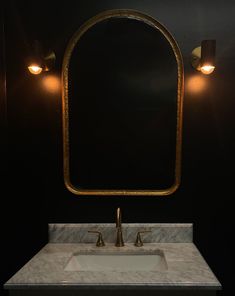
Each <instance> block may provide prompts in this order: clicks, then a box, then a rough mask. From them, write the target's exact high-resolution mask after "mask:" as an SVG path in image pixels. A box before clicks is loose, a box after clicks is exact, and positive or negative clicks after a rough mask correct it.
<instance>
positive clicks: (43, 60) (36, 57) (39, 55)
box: [27, 40, 56, 75]
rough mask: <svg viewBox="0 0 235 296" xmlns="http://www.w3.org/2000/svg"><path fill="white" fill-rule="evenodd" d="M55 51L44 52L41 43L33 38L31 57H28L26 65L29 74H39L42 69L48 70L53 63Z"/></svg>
mask: <svg viewBox="0 0 235 296" xmlns="http://www.w3.org/2000/svg"><path fill="white" fill-rule="evenodd" d="M55 59H56V57H55V53H54V52H53V51H48V52H47V53H46V54H45V53H44V51H43V49H42V46H41V44H40V43H39V42H38V41H37V40H35V41H34V43H33V50H32V54H31V57H29V58H28V62H27V67H28V70H29V72H30V73H31V74H36V75H37V74H40V73H41V72H42V71H49V70H50V69H51V68H52V67H53V66H54V64H55Z"/></svg>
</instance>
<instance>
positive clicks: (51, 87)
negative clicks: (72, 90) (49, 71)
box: [42, 75, 60, 93]
mask: <svg viewBox="0 0 235 296" xmlns="http://www.w3.org/2000/svg"><path fill="white" fill-rule="evenodd" d="M42 84H43V86H44V88H45V89H46V90H47V91H48V92H50V93H57V92H58V91H59V90H60V78H59V77H58V76H55V75H48V76H45V77H43V80H42Z"/></svg>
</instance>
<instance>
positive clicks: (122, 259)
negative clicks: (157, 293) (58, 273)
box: [64, 250, 167, 272]
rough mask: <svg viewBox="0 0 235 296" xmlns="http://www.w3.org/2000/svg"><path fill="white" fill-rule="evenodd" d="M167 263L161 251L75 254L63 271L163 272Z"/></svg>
mask: <svg viewBox="0 0 235 296" xmlns="http://www.w3.org/2000/svg"><path fill="white" fill-rule="evenodd" d="M166 269H167V263H166V259H165V256H164V253H163V252H162V251H161V250H156V251H152V252H149V253H143V252H141V253H136V252H134V253H130V252H128V253H124V252H123V253H120V252H118V253H110V252H107V253H105V252H100V253H86V254H85V253H84V254H83V253H80V252H79V253H75V254H74V255H73V256H72V257H71V258H70V259H69V261H68V263H67V264H66V266H65V268H64V270H65V271H119V272H122V271H123V272H128V271H164V270H166Z"/></svg>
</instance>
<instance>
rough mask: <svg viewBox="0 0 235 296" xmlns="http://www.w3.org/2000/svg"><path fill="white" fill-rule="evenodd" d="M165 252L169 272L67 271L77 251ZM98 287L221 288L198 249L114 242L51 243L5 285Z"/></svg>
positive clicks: (9, 286)
mask: <svg viewBox="0 0 235 296" xmlns="http://www.w3.org/2000/svg"><path fill="white" fill-rule="evenodd" d="M137 249H138V252H143V253H145V252H149V251H154V250H156V249H160V250H162V251H163V252H164V255H165V258H166V262H167V270H165V271H147V272H146V271H144V272H143V271H138V272H137V271H135V272H114V271H112V272H111V271H109V272H103V271H102V272H90V271H65V270H64V268H65V266H66V264H67V262H68V260H69V259H70V258H71V256H72V255H73V254H74V253H77V252H81V251H82V252H84V251H85V252H86V251H89V252H105V251H114V252H117V253H118V252H133V251H135V252H136V250H137ZM86 286H89V287H91V286H95V287H111V288H112V287H115V288H117V287H121V288H132V287H149V288H151V287H152V288H156V289H158V288H159V289H162V288H167V289H169V288H173V289H185V288H192V289H212V290H219V289H220V288H221V285H220V283H219V281H218V280H217V278H216V277H215V275H214V274H213V272H212V271H211V269H210V267H209V266H208V265H207V263H206V261H205V260H204V259H203V257H202V256H201V254H200V252H199V251H198V249H197V248H196V246H195V245H194V244H193V243H192V242H191V243H190V242H187V243H171V242H169V243H145V245H144V246H143V247H140V248H137V247H135V246H134V245H133V243H126V244H125V246H124V247H120V248H118V247H115V246H114V244H113V243H107V244H106V246H104V247H102V248H98V247H96V246H95V245H94V243H92V244H91V243H48V244H47V245H46V246H45V247H44V248H42V249H41V251H39V252H38V253H37V254H36V255H35V256H34V257H33V258H32V259H31V260H30V261H29V262H27V263H26V265H25V266H23V267H22V268H21V269H20V270H19V271H18V272H17V273H16V274H15V275H14V276H13V277H12V278H10V279H9V280H8V281H7V282H6V283H5V285H4V287H5V288H6V289H19V288H22V289H24V288H27V289H28V288H60V287H63V288H70V287H73V288H82V287H86Z"/></svg>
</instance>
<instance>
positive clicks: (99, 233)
mask: <svg viewBox="0 0 235 296" xmlns="http://www.w3.org/2000/svg"><path fill="white" fill-rule="evenodd" d="M88 232H90V233H96V234H98V239H97V242H96V246H97V247H103V246H105V243H104V240H103V237H102V233H101V232H100V231H96V230H88Z"/></svg>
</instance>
